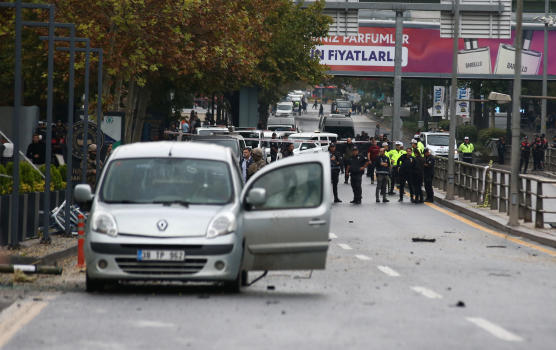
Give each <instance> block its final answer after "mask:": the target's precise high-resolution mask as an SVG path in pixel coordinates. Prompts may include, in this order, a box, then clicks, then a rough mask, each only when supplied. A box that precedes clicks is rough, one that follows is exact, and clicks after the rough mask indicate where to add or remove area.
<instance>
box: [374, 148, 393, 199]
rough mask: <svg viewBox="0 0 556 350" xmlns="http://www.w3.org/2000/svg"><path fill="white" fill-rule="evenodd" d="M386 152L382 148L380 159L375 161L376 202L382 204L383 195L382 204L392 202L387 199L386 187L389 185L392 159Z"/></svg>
mask: <svg viewBox="0 0 556 350" xmlns="http://www.w3.org/2000/svg"><path fill="white" fill-rule="evenodd" d="M385 152H386V150H385V149H384V148H381V149H380V151H379V153H378V157H376V159H375V169H376V170H375V171H376V190H375V196H376V202H377V203H380V196H381V195H382V202H383V203H387V202H390V201H389V200H388V198H386V186H387V184H388V176H389V175H390V158H388V156H387V155H386V154H385Z"/></svg>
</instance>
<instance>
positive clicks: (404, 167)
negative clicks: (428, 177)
mask: <svg viewBox="0 0 556 350" xmlns="http://www.w3.org/2000/svg"><path fill="white" fill-rule="evenodd" d="M412 153H413V149H412V148H411V147H408V148H407V149H406V150H405V154H402V155H401V156H400V158H398V163H397V166H398V168H399V174H400V177H399V179H400V199H398V202H403V196H404V194H405V184H406V183H407V185H408V187H409V194H410V198H411V201H412V202H413V201H414V195H415V194H414V193H413V185H412V178H411V173H412V172H413V167H414V166H415V157H413V154H412Z"/></svg>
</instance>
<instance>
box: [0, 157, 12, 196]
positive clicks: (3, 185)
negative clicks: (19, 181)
mask: <svg viewBox="0 0 556 350" xmlns="http://www.w3.org/2000/svg"><path fill="white" fill-rule="evenodd" d="M0 175H7V176H12V174H11V173H8V171H7V170H6V167H5V166H3V165H1V164H0ZM11 189H12V179H11V178H8V177H5V176H0V195H6V194H10V192H11Z"/></svg>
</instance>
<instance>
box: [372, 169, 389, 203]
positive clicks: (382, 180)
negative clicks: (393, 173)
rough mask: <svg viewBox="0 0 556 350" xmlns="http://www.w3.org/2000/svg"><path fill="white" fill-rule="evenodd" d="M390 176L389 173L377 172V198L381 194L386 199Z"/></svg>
mask: <svg viewBox="0 0 556 350" xmlns="http://www.w3.org/2000/svg"><path fill="white" fill-rule="evenodd" d="M388 176H389V175H388V174H376V191H375V195H376V199H379V197H380V195H382V198H383V199H386V190H387V188H386V187H387V183H388Z"/></svg>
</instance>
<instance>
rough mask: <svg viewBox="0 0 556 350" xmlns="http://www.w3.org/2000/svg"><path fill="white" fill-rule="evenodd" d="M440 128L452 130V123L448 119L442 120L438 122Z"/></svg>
mask: <svg viewBox="0 0 556 350" xmlns="http://www.w3.org/2000/svg"><path fill="white" fill-rule="evenodd" d="M438 128H439V129H442V130H446V131H448V130H450V121H449V120H446V119H442V120H441V121H439V122H438Z"/></svg>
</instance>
